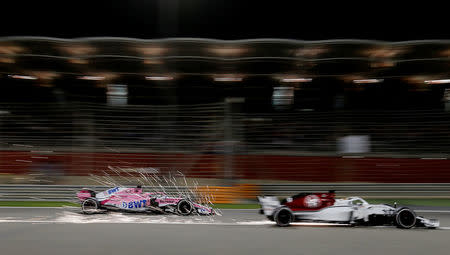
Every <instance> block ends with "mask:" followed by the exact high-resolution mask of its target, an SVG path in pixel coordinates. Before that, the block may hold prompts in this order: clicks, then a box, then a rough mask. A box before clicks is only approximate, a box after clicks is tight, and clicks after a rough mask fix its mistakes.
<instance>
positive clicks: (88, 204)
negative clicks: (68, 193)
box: [83, 200, 97, 213]
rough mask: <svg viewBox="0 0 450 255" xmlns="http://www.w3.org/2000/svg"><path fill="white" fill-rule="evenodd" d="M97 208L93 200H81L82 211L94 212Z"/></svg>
mask: <svg viewBox="0 0 450 255" xmlns="http://www.w3.org/2000/svg"><path fill="white" fill-rule="evenodd" d="M95 210H97V203H96V202H95V201H93V200H85V201H84V202H83V211H84V212H88V213H90V212H94V211H95Z"/></svg>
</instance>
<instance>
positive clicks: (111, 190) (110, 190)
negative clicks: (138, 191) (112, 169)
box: [108, 187, 119, 195]
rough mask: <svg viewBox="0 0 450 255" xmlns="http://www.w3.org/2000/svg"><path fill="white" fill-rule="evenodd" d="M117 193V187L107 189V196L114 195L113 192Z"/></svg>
mask: <svg viewBox="0 0 450 255" xmlns="http://www.w3.org/2000/svg"><path fill="white" fill-rule="evenodd" d="M117 191H119V188H118V187H117V188H114V189H109V190H108V194H110V195H111V194H112V193H114V192H117Z"/></svg>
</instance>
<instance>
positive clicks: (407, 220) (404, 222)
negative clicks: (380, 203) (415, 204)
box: [395, 207, 417, 229]
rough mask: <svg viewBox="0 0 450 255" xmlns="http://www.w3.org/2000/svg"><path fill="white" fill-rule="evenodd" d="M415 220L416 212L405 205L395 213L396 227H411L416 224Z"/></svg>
mask: <svg viewBox="0 0 450 255" xmlns="http://www.w3.org/2000/svg"><path fill="white" fill-rule="evenodd" d="M416 221H417V217H416V213H414V211H413V210H411V209H409V208H407V207H403V208H400V209H399V210H398V211H397V214H396V215H395V224H396V225H397V227H398V228H405V229H409V228H412V227H414V226H415V225H416Z"/></svg>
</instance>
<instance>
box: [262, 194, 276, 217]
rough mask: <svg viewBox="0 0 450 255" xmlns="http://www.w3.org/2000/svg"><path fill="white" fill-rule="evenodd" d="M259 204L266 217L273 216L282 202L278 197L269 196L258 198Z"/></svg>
mask: <svg viewBox="0 0 450 255" xmlns="http://www.w3.org/2000/svg"><path fill="white" fill-rule="evenodd" d="M258 200H259V204H260V205H261V207H262V210H263V212H264V214H265V215H266V216H271V215H272V214H273V211H274V210H275V209H276V208H278V207H280V206H281V203H280V200H278V198H277V197H273V196H270V197H269V196H268V197H265V196H263V197H258Z"/></svg>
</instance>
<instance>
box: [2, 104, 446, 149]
mask: <svg viewBox="0 0 450 255" xmlns="http://www.w3.org/2000/svg"><path fill="white" fill-rule="evenodd" d="M230 104H232V103H227V102H218V103H211V104H201V105H164V106H158V105H125V106H111V105H107V104H93V103H77V102H72V103H70V104H69V103H68V104H64V103H35V104H25V103H21V104H18V103H9V104H4V103H2V104H0V149H1V150H4V151H11V150H22V151H24V150H28V151H39V150H41V151H48V150H51V151H76V152H86V151H88V152H119V153H131V152H141V153H142V152H181V153H203V154H226V153H238V154H242V153H243V154H247V153H249V154H277V155H280V154H282V155H286V154H290V155H305V154H308V153H310V154H311V153H312V154H315V155H324V154H326V155H329V156H330V155H340V154H341V153H347V152H348V151H353V152H355V151H356V153H359V154H365V155H379V154H384V155H394V156H395V155H410V156H413V157H421V156H424V155H430V154H432V155H441V156H440V157H448V156H449V151H450V129H449V128H448V127H449V126H450V112H446V111H444V110H390V111H387V110H384V111H383V110H359V111H344V110H336V111H289V112H268V111H262V112H259V113H255V112H246V110H245V105H243V106H239V107H237V106H234V107H231V106H230ZM355 137H356V140H351V139H355ZM346 145H349V146H353V147H355V146H356V147H355V148H350V150H348V148H346ZM353 152H351V153H353Z"/></svg>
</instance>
